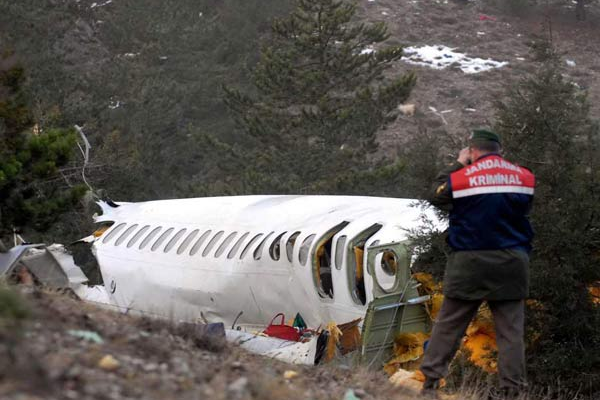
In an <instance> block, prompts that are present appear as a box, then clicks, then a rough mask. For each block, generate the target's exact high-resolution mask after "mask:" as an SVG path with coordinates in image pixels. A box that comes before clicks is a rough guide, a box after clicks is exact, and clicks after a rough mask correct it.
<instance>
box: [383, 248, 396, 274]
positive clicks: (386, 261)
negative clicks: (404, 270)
mask: <svg viewBox="0 0 600 400" xmlns="http://www.w3.org/2000/svg"><path fill="white" fill-rule="evenodd" d="M381 269H382V270H383V272H385V273H386V274H388V275H390V276H395V275H396V271H397V270H398V259H397V258H396V254H394V253H393V252H391V251H384V252H383V256H381Z"/></svg>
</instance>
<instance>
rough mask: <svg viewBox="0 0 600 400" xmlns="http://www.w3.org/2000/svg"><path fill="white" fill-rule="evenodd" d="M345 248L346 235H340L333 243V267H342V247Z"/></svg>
mask: <svg viewBox="0 0 600 400" xmlns="http://www.w3.org/2000/svg"><path fill="white" fill-rule="evenodd" d="M345 248H346V235H344V236H340V237H339V238H338V240H337V243H336V244H335V268H337V269H342V262H343V260H344V249H345Z"/></svg>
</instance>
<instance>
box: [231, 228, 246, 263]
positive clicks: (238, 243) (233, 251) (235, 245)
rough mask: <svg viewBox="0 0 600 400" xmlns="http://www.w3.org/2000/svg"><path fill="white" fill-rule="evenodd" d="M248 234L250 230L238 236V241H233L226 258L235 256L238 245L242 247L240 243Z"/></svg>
mask: <svg viewBox="0 0 600 400" xmlns="http://www.w3.org/2000/svg"><path fill="white" fill-rule="evenodd" d="M249 234H250V232H246V233H244V234H243V235H242V237H240V238H239V239H238V241H237V242H235V244H234V245H233V247H232V248H231V250H229V254H227V258H229V259H232V258H233V257H235V254H236V253H237V252H238V250H239V249H240V247H242V243H244V240H245V239H246V238H247V237H248V235H249Z"/></svg>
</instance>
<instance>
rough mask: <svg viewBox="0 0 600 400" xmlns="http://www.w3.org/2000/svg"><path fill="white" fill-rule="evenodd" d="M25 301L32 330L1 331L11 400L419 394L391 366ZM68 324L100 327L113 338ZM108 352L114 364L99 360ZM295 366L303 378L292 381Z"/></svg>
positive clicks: (59, 302)
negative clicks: (299, 362) (305, 361)
mask: <svg viewBox="0 0 600 400" xmlns="http://www.w3.org/2000/svg"><path fill="white" fill-rule="evenodd" d="M26 299H27V301H28V303H29V305H30V307H31V308H32V310H33V316H32V318H31V319H30V320H29V321H28V322H27V323H26V324H25V327H24V330H23V335H22V336H23V337H22V338H21V339H20V340H15V339H14V337H13V338H7V337H6V336H5V337H2V336H1V335H0V398H1V399H3V400H17V399H19V400H23V399H28V400H34V399H48V400H53V399H111V400H117V399H118V400H121V399H141V398H143V399H150V400H152V399H157V400H164V399H173V398H177V399H200V398H210V399H342V398H343V397H344V394H345V392H346V391H347V389H350V388H352V389H354V390H355V393H356V394H357V395H358V396H359V397H360V398H361V399H375V398H378V399H384V398H385V399H398V400H403V399H409V398H413V396H414V394H412V393H409V394H406V393H405V394H402V393H399V391H398V390H397V389H395V388H393V387H392V385H391V384H390V383H389V382H388V380H387V378H386V376H385V375H384V374H383V373H367V372H365V371H363V370H353V371H350V370H348V369H343V368H337V367H333V366H322V367H321V366H320V367H299V366H291V365H288V364H285V363H281V362H278V361H274V360H271V359H266V358H262V357H258V356H255V355H252V354H249V353H247V352H245V351H242V350H240V349H238V348H235V347H232V346H229V345H227V344H225V343H222V342H219V341H214V340H207V339H206V338H205V339H201V340H198V339H194V338H193V337H192V336H190V335H189V334H188V333H186V332H185V331H184V330H182V329H177V328H175V327H173V326H172V325H169V324H165V323H161V322H159V321H151V320H148V319H144V318H137V317H133V316H129V315H123V314H117V313H114V312H112V311H107V310H102V309H98V308H96V307H93V306H91V305H88V304H85V303H82V302H81V301H78V300H74V299H73V298H70V297H69V296H65V295H59V294H55V293H48V292H39V291H36V292H35V293H33V294H29V295H27V298H26ZM69 330H85V331H91V332H96V333H97V334H98V335H100V337H101V338H102V340H103V341H104V342H103V343H102V344H97V343H94V342H92V341H89V340H85V339H81V338H78V337H75V336H73V335H72V334H70V333H69V332H68V331H69ZM107 355H110V356H112V357H113V358H114V359H115V360H116V362H117V363H118V366H116V367H114V366H113V367H114V369H112V368H110V367H111V365H110V362H108V363H107V365H105V368H104V369H103V368H102V367H101V366H100V365H99V363H100V360H102V359H103V358H104V357H105V356H107ZM11 357H14V359H11ZM105 362H106V360H105ZM287 370H294V371H296V372H298V376H297V377H295V378H293V379H290V380H286V379H285V378H284V376H283V375H284V372H285V371H287Z"/></svg>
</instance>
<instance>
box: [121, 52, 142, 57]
mask: <svg viewBox="0 0 600 400" xmlns="http://www.w3.org/2000/svg"><path fill="white" fill-rule="evenodd" d="M139 55H140V53H125V54H123V57H128V58H133V57H137V56H139Z"/></svg>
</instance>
